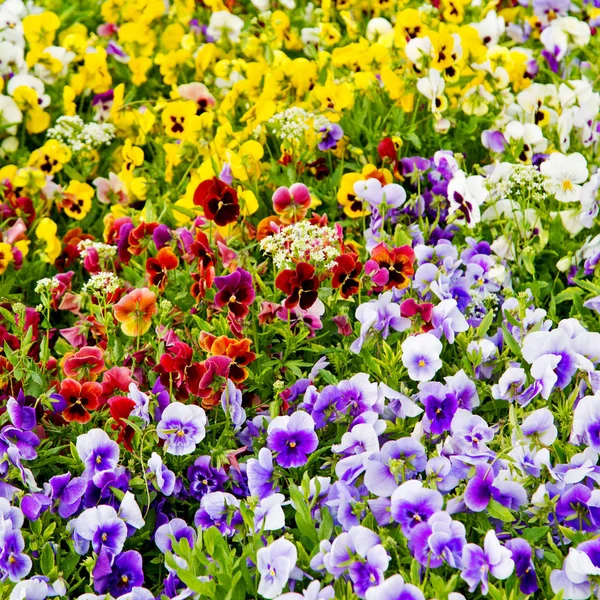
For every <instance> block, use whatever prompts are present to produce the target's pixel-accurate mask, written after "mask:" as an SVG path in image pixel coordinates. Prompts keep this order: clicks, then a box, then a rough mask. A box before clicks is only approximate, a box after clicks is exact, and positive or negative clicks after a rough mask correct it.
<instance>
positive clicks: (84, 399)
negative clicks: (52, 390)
mask: <svg viewBox="0 0 600 600" xmlns="http://www.w3.org/2000/svg"><path fill="white" fill-rule="evenodd" d="M101 394H102V386H101V385H100V384H99V383H96V382H93V381H86V382H84V383H79V381H76V380H75V379H70V378H67V379H63V380H62V381H61V382H60V389H59V391H58V393H57V394H52V396H51V397H52V398H54V399H55V400H58V403H57V405H56V406H55V410H56V411H57V412H61V414H62V416H63V418H64V419H65V420H66V421H75V422H76V423H87V422H89V420H90V419H91V418H92V417H91V415H90V413H89V411H90V410H95V409H97V408H98V407H99V406H100V395H101Z"/></svg>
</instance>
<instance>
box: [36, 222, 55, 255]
mask: <svg viewBox="0 0 600 600" xmlns="http://www.w3.org/2000/svg"><path fill="white" fill-rule="evenodd" d="M57 230H58V228H57V226H56V223H55V222H54V221H53V220H52V219H49V218H48V217H44V218H43V219H41V220H40V222H39V223H38V226H37V227H36V229H35V235H36V237H37V238H38V240H42V241H44V242H46V247H45V248H44V250H43V251H42V256H41V258H42V260H43V261H44V262H47V263H50V264H52V265H53V264H54V261H56V259H57V258H58V257H59V256H60V253H61V244H60V240H59V239H58V237H56V232H57Z"/></svg>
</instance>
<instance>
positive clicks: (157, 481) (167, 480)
mask: <svg viewBox="0 0 600 600" xmlns="http://www.w3.org/2000/svg"><path fill="white" fill-rule="evenodd" d="M147 473H148V479H149V480H150V481H151V482H152V485H153V486H154V487H155V488H156V489H157V490H158V491H159V492H160V493H161V494H163V495H165V496H170V495H171V494H172V493H173V490H174V489H175V473H173V471H170V470H169V469H168V468H167V466H166V465H164V464H163V461H162V458H161V457H160V455H159V454H157V453H156V452H153V453H152V456H151V457H150V460H148V470H147Z"/></svg>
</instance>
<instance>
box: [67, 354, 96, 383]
mask: <svg viewBox="0 0 600 600" xmlns="http://www.w3.org/2000/svg"><path fill="white" fill-rule="evenodd" d="M104 369H105V365H104V358H103V353H102V350H101V349H100V348H96V347H90V346H84V347H83V348H80V349H79V350H78V351H77V352H76V353H75V354H70V355H67V359H66V360H65V362H64V363H63V371H64V373H65V375H66V376H67V377H75V378H77V379H78V380H83V381H88V380H89V381H95V380H96V379H97V377H98V375H99V374H100V373H102V371H104Z"/></svg>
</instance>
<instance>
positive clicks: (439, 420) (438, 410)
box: [419, 382, 458, 435]
mask: <svg viewBox="0 0 600 600" xmlns="http://www.w3.org/2000/svg"><path fill="white" fill-rule="evenodd" d="M419 399H420V400H421V402H422V403H423V405H424V406H425V414H426V415H427V419H428V423H427V425H426V430H428V431H430V432H431V433H433V434H435V435H440V434H441V433H444V431H448V430H449V429H450V424H451V423H452V418H453V417H454V414H455V413H456V411H457V409H458V398H457V397H456V394H454V393H452V392H451V391H450V390H448V389H446V387H445V386H444V385H442V384H441V383H437V382H429V383H424V384H421V386H420V392H419Z"/></svg>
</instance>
